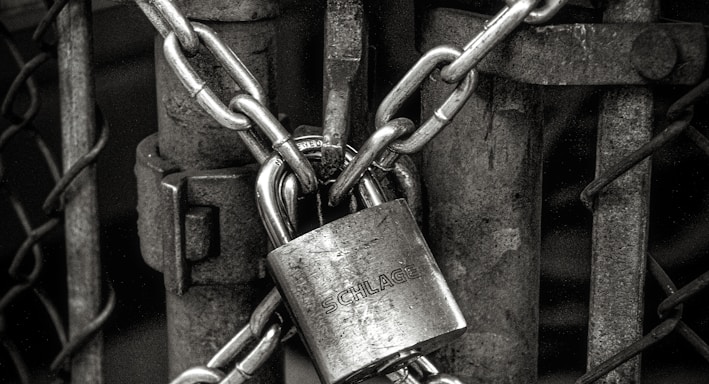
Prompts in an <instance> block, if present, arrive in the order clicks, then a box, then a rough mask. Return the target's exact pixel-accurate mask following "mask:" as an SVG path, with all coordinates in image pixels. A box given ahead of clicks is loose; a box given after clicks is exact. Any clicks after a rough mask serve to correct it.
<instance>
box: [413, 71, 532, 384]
mask: <svg viewBox="0 0 709 384" xmlns="http://www.w3.org/2000/svg"><path fill="white" fill-rule="evenodd" d="M450 89H451V88H450V85H447V84H445V83H444V82H442V81H435V80H429V81H428V82H427V83H426V84H425V85H424V88H423V90H422V115H423V116H430V114H431V113H432V112H433V111H434V109H435V108H436V107H437V106H438V105H439V104H440V102H441V100H444V98H445V97H446V95H447V94H448V92H450ZM541 148H542V131H541V114H540V109H539V92H538V89H537V88H536V87H534V86H529V85H524V84H519V83H516V82H513V81H509V80H504V79H499V78H492V77H486V76H481V81H480V83H479V85H478V87H477V89H476V92H475V93H474V94H473V96H472V97H471V99H470V100H469V101H468V103H467V104H466V106H465V107H464V108H463V109H462V110H461V112H460V113H459V114H458V115H457V116H456V118H455V119H454V120H453V122H452V123H451V124H450V125H449V126H448V127H447V128H446V129H445V130H443V131H442V133H441V134H439V136H437V137H436V138H435V139H434V140H433V141H431V143H429V144H428V146H427V148H425V149H424V153H423V154H424V157H423V165H422V173H423V178H424V185H425V188H426V190H427V192H428V204H429V206H428V238H429V244H430V246H431V249H432V251H433V254H434V255H435V256H436V259H437V260H438V263H439V265H440V267H441V269H442V271H443V273H444V275H445V276H446V278H447V279H448V282H449V285H450V287H451V289H452V291H453V294H454V295H455V297H456V299H457V300H458V303H459V304H460V306H461V309H462V311H463V314H464V316H465V319H466V320H467V322H468V331H467V332H466V334H465V335H464V336H463V337H462V338H461V339H459V340H458V341H456V342H454V343H452V344H451V345H449V346H447V347H445V348H444V349H443V350H442V351H441V352H440V353H439V356H438V358H439V359H440V360H441V361H440V362H441V363H442V364H441V366H442V367H444V368H445V370H446V371H447V372H451V373H453V374H455V375H458V376H460V377H461V379H462V380H463V381H465V382H471V383H516V384H518V383H535V382H536V379H537V334H538V323H539V321H538V318H539V315H538V313H539V298H538V297H539V253H540V215H541Z"/></svg>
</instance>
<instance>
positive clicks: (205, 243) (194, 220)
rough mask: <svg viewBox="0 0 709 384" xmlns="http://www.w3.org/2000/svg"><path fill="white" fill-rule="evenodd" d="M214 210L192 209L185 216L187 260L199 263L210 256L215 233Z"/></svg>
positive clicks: (207, 208) (209, 208) (208, 208)
mask: <svg viewBox="0 0 709 384" xmlns="http://www.w3.org/2000/svg"><path fill="white" fill-rule="evenodd" d="M214 230H215V226H214V209H213V208H211V207H190V208H189V209H188V210H187V213H186V214H185V258H187V260H190V261H199V260H202V259H204V258H205V257H207V256H209V253H210V251H211V248H212V243H213V241H212V237H213V236H214V233H215V231H214Z"/></svg>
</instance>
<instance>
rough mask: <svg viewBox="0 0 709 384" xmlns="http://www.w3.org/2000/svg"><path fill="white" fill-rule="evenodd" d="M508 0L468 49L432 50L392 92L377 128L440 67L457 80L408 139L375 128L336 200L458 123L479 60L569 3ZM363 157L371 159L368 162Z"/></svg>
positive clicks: (334, 193) (340, 181)
mask: <svg viewBox="0 0 709 384" xmlns="http://www.w3.org/2000/svg"><path fill="white" fill-rule="evenodd" d="M505 1H506V3H507V5H506V6H505V7H504V8H502V10H501V11H500V12H498V13H497V14H496V15H495V16H493V17H492V18H491V19H490V20H488V21H487V23H485V27H484V28H483V30H482V31H481V32H480V33H478V34H477V35H476V36H475V37H474V38H473V39H472V40H470V42H468V44H466V46H465V47H464V49H463V50H462V51H461V50H460V49H458V48H456V47H453V46H449V45H439V46H436V47H434V48H432V49H430V50H429V51H428V52H426V53H425V54H423V55H422V56H421V58H419V60H418V61H417V62H416V63H415V64H414V65H413V66H412V67H411V68H410V69H409V71H408V72H407V73H406V74H405V75H404V76H403V77H402V78H401V80H399V82H398V83H397V84H396V85H395V86H394V88H392V90H391V91H389V93H388V94H387V95H386V96H385V97H384V99H383V100H382V102H381V104H380V105H379V108H377V112H376V114H375V117H374V126H375V128H376V129H377V130H380V129H385V130H390V129H391V127H390V126H388V124H389V122H390V120H391V119H392V118H393V117H394V116H395V114H396V113H397V111H398V110H399V108H400V107H401V106H402V105H403V104H404V102H405V101H406V100H407V99H408V98H409V97H411V95H412V94H413V93H414V92H415V91H416V90H417V89H418V88H420V87H421V85H422V84H423V82H424V81H425V80H426V79H427V78H428V77H429V76H432V75H433V74H434V72H436V71H437V70H438V69H439V68H440V71H438V77H439V78H440V79H442V80H443V81H445V82H447V83H451V84H455V87H454V88H453V90H452V91H451V93H450V94H449V95H448V97H447V98H446V100H445V101H444V102H443V103H442V104H441V106H440V107H438V108H437V109H436V110H435V111H434V113H433V115H432V116H431V117H429V118H428V119H426V120H425V121H424V122H423V123H422V124H421V126H419V127H418V128H417V129H416V130H414V131H413V132H412V133H410V134H409V135H408V136H407V137H403V136H404V133H402V134H400V135H397V136H396V137H391V135H390V134H388V133H387V134H385V133H378V132H376V131H375V133H374V134H372V135H371V136H370V137H369V138H368V139H367V141H366V142H365V144H364V145H363V146H362V148H361V150H360V152H359V153H358V154H357V156H356V157H355V159H354V160H353V161H352V163H351V164H350V165H349V166H348V167H346V168H345V170H344V171H343V172H342V173H341V174H340V176H339V177H338V178H337V180H336V182H335V184H334V185H333V188H331V189H330V192H329V194H330V195H329V202H330V204H333V205H336V204H338V203H339V202H340V201H342V199H343V197H344V196H345V195H346V194H347V192H348V191H349V190H350V188H351V186H352V185H354V184H355V183H356V182H357V178H356V176H357V175H359V174H362V173H363V172H364V171H365V170H366V169H367V168H369V167H370V166H374V167H377V168H380V169H381V170H383V171H390V170H392V169H394V164H395V162H396V161H397V158H398V157H399V155H401V154H412V153H416V152H418V151H420V150H421V149H422V148H423V147H424V146H425V145H426V144H427V143H428V142H429V141H431V139H433V137H435V136H436V135H437V134H438V133H439V132H440V131H441V130H442V129H443V128H444V127H445V126H446V125H448V124H449V123H450V122H451V121H452V119H453V118H454V117H455V116H456V114H457V113H458V112H459V111H460V109H461V108H463V106H464V105H465V103H466V102H467V100H468V99H469V98H470V96H471V95H472V94H473V91H474V90H475V87H476V84H477V77H478V76H477V71H476V70H475V68H476V66H477V65H478V63H480V61H481V60H482V59H483V58H484V57H485V56H486V55H487V54H488V53H489V52H490V51H491V50H492V49H493V48H494V47H495V46H497V45H498V44H499V43H500V42H502V41H503V40H504V39H505V38H506V37H507V36H508V35H510V34H511V33H512V32H513V31H514V30H515V29H516V28H517V27H518V26H519V25H520V24H522V23H523V22H525V21H526V22H528V23H535V24H536V23H542V22H545V21H548V20H549V19H550V18H551V17H553V16H554V15H555V14H556V12H557V11H558V10H559V9H560V8H561V7H562V6H564V4H565V3H566V0H545V2H544V5H542V6H541V7H539V8H535V7H536V6H537V3H538V2H539V0H505ZM385 138H386V139H385ZM361 159H368V161H365V160H361Z"/></svg>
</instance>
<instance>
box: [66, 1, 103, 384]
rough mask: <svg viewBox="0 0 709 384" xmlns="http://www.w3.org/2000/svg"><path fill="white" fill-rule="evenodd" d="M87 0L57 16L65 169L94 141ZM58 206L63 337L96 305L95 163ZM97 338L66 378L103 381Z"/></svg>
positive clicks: (78, 328) (93, 383) (76, 331)
mask: <svg viewBox="0 0 709 384" xmlns="http://www.w3.org/2000/svg"><path fill="white" fill-rule="evenodd" d="M91 28H92V23H91V3H90V2H89V1H86V0H70V1H69V2H68V3H67V5H66V6H65V8H64V9H63V10H62V11H61V12H60V13H59V15H58V16H57V32H58V46H57V62H58V66H59V98H60V104H61V112H60V114H61V126H62V165H63V169H64V172H67V171H68V170H69V169H70V168H71V167H72V166H73V165H74V164H75V163H76V162H77V161H78V160H79V159H80V158H81V157H82V156H83V155H84V154H85V153H87V152H89V151H90V150H91V148H92V147H93V146H94V142H95V137H96V120H95V119H96V114H95V110H96V104H95V103H96V101H95V92H94V77H93V59H92V54H93V42H92V31H91ZM65 198H66V206H65V209H64V218H65V220H64V223H65V227H66V228H65V230H64V233H65V238H66V259H67V261H66V262H67V287H68V288H67V300H68V303H69V305H68V318H69V326H68V328H69V338H70V339H74V338H75V337H77V336H78V335H80V334H81V333H82V332H83V331H84V329H85V328H86V327H87V326H88V325H89V323H91V321H92V320H93V319H94V318H95V317H96V316H97V315H98V313H99V310H100V309H99V307H100V305H101V281H102V279H101V258H100V254H101V249H100V246H99V226H98V224H99V221H98V196H97V194H96V165H95V164H93V165H89V166H87V167H86V168H85V169H84V170H83V171H81V173H80V174H79V175H78V176H77V177H76V179H74V181H73V182H72V183H71V184H70V185H69V187H68V188H67V191H66V193H65ZM102 365H103V338H102V335H101V333H100V332H99V333H98V334H97V335H96V336H95V337H93V338H92V339H91V340H90V341H88V343H87V344H86V345H85V346H84V347H83V348H81V349H80V350H79V351H77V352H76V354H75V355H74V356H73V357H72V359H71V382H72V383H75V384H78V383H88V384H100V383H102V382H103V374H102Z"/></svg>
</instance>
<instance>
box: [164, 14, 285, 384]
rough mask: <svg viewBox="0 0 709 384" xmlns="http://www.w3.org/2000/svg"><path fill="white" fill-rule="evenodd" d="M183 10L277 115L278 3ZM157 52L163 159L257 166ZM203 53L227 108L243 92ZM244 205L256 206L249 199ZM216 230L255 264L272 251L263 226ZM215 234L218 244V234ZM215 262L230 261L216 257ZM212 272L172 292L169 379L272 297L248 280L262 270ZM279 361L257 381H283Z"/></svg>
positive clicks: (205, 357)
mask: <svg viewBox="0 0 709 384" xmlns="http://www.w3.org/2000/svg"><path fill="white" fill-rule="evenodd" d="M178 6H179V7H180V9H181V10H182V11H183V12H184V13H185V14H186V15H187V17H188V18H190V19H193V20H200V22H202V23H204V24H206V25H208V26H209V27H211V28H213V29H214V30H215V31H216V32H217V33H218V34H219V37H220V38H222V39H223V40H224V41H225V42H226V44H227V45H229V47H231V48H232V49H233V50H234V52H235V53H236V54H237V55H238V56H239V58H240V59H241V61H243V63H244V64H245V65H246V67H247V68H248V69H249V70H250V71H251V72H252V73H253V75H254V77H255V78H256V79H257V80H258V81H259V82H260V83H261V85H262V86H263V88H264V90H265V91H266V94H267V96H268V97H267V99H268V100H269V101H270V102H271V103H272V104H271V105H269V107H271V110H272V111H274V112H275V110H274V108H273V107H274V105H275V104H273V100H275V86H276V84H275V36H276V20H275V17H276V16H277V15H278V11H279V5H278V1H275V0H268V1H261V0H253V1H252V0H245V1H240V2H236V3H234V2H233V1H223V0H200V1H193V0H184V1H178ZM155 51H156V55H155V56H156V81H157V96H158V146H159V151H160V152H159V153H160V156H161V157H163V158H164V159H166V160H169V161H170V162H172V163H174V164H175V165H176V166H177V167H178V168H179V169H181V170H190V169H191V170H209V169H218V168H225V167H238V166H245V165H248V164H250V163H253V161H254V159H253V158H252V157H251V155H250V154H249V151H248V150H247V149H246V147H245V146H244V144H243V143H242V140H241V138H240V137H239V134H238V133H237V132H235V131H232V130H229V129H226V128H224V127H221V126H220V125H219V124H218V123H217V122H216V121H214V120H213V119H212V118H211V117H210V116H208V115H207V114H206V113H205V112H204V111H203V110H202V108H201V107H200V106H199V105H198V104H197V103H196V102H195V101H194V100H193V99H191V98H190V96H189V94H188V93H187V91H185V89H184V87H183V86H182V84H181V83H180V82H179V80H178V79H177V78H176V77H175V76H174V75H173V73H172V71H171V70H170V68H169V66H168V64H167V63H166V62H165V58H164V57H163V55H162V53H161V52H162V39H160V38H158V39H157V40H156V49H155ZM200 52H201V53H200V54H198V55H197V56H196V57H195V58H194V59H191V60H190V62H191V63H192V64H193V66H194V67H195V70H196V71H197V72H198V73H199V74H200V75H201V76H202V78H203V79H204V80H205V81H206V82H207V84H209V86H210V87H211V88H212V89H213V90H214V91H215V93H216V94H217V95H218V96H219V97H220V98H221V100H223V101H225V102H227V103H228V101H229V100H230V99H231V97H233V96H234V95H235V92H236V91H237V88H236V87H235V85H234V83H233V80H232V79H231V78H230V77H229V76H228V75H227V74H226V73H225V72H224V71H221V70H220V69H219V66H218V65H216V64H215V61H214V59H213V58H211V57H210V55H209V54H208V52H207V51H206V50H204V51H200ZM245 172H246V171H245ZM251 172H253V171H251ZM244 200H245V201H246V200H247V201H254V200H253V198H251V195H249V199H244ZM254 204H255V201H254ZM251 208H253V209H251ZM242 212H243V213H244V214H249V215H251V214H252V213H253V212H255V206H254V207H244V210H243V211H242ZM224 214H226V213H225V212H221V213H220V215H222V216H221V217H220V218H219V220H223V219H224V217H223V215H224ZM213 229H214V230H220V231H221V232H222V235H223V234H224V233H229V235H230V236H233V237H234V238H238V239H240V240H242V241H243V242H244V243H247V244H253V245H254V247H252V248H251V249H248V250H243V252H241V251H240V252H235V253H238V254H240V255H245V256H246V257H252V258H254V259H255V258H259V257H263V256H265V254H266V238H265V236H264V233H263V229H262V228H261V226H260V225H258V224H257V225H248V226H243V227H240V228H226V229H225V228H221V226H220V225H218V226H215V228H213ZM166 235H167V236H171V235H170V234H166ZM211 235H212V236H213V238H215V239H216V238H218V237H219V236H220V234H211ZM211 257H216V258H219V257H224V256H223V255H220V254H216V255H213V256H211ZM255 264H257V263H255V262H254V261H253V260H244V261H243V262H239V261H237V260H233V261H231V262H229V263H226V264H225V265H240V266H242V268H253V266H254V265H255ZM213 272H214V273H212V276H205V277H204V278H205V279H206V280H208V281H210V283H208V284H206V285H205V284H204V283H202V285H192V286H190V287H189V288H188V290H187V291H186V292H185V293H184V294H182V295H178V294H175V293H173V292H167V293H166V301H167V322H168V324H167V328H168V359H169V375H170V377H175V376H177V375H178V374H179V373H181V372H182V371H184V370H185V369H187V368H189V367H192V366H195V365H203V364H205V363H206V362H207V361H209V360H210V359H211V358H212V356H213V355H214V353H215V352H216V351H217V350H218V349H219V348H221V346H222V345H224V344H225V343H226V342H227V341H228V340H229V339H231V337H232V336H234V334H236V332H237V331H238V330H239V328H240V327H241V326H242V325H243V324H244V323H245V322H248V319H249V315H250V314H251V311H252V310H253V308H254V307H255V306H256V304H257V303H258V301H259V300H260V299H261V298H263V296H265V295H266V293H267V292H268V290H267V289H266V288H268V287H266V286H262V282H260V281H257V280H255V281H247V280H249V279H248V278H247V277H246V276H257V275H258V271H253V270H248V271H246V270H242V271H240V270H221V271H216V272H215V271H213ZM234 276H244V278H243V280H244V282H243V283H240V284H233V283H225V282H224V281H225V280H227V277H232V278H231V279H230V280H234V278H233V277H234ZM261 288H263V289H261ZM279 362H280V360H279V358H275V359H273V360H272V361H271V362H270V363H269V364H267V366H265V367H263V368H262V369H260V370H259V372H258V373H257V374H256V375H255V376H254V378H253V379H252V381H253V382H254V383H278V382H281V381H282V374H281V369H280V364H279ZM250 382H251V381H250Z"/></svg>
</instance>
